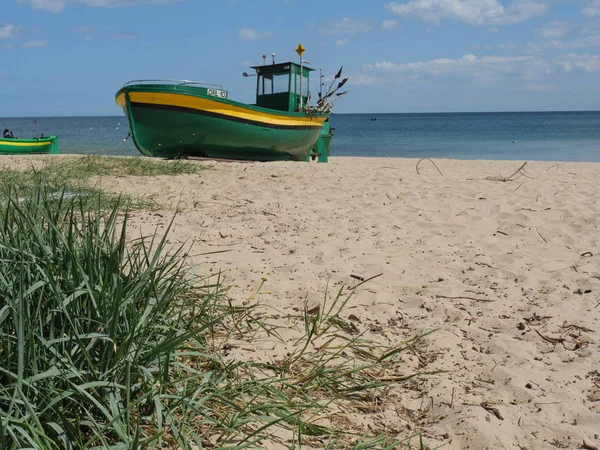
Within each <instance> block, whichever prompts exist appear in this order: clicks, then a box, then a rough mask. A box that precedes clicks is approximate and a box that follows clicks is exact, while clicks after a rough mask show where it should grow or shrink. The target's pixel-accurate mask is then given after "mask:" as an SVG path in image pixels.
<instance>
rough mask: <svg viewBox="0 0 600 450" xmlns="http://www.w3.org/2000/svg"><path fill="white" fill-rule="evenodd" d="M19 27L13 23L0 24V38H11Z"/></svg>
mask: <svg viewBox="0 0 600 450" xmlns="http://www.w3.org/2000/svg"><path fill="white" fill-rule="evenodd" d="M18 31H19V29H18V28H17V27H16V26H15V25H2V26H0V39H12V38H14V37H15V36H16V35H17V32H18Z"/></svg>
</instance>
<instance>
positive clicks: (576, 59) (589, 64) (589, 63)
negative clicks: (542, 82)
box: [548, 53, 600, 73]
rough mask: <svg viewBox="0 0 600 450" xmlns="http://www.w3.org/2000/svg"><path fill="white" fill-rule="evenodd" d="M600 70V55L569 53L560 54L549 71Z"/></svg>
mask: <svg viewBox="0 0 600 450" xmlns="http://www.w3.org/2000/svg"><path fill="white" fill-rule="evenodd" d="M598 70H600V56H598V55H592V54H590V53H585V54H583V55H576V54H573V53H571V54H568V55H564V56H559V57H558V58H556V59H555V60H554V61H553V64H552V65H551V66H550V67H549V70H548V72H551V73H552V72H567V73H569V72H585V73H592V72H597V71H598Z"/></svg>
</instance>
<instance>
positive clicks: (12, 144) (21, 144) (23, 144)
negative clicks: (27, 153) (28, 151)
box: [2, 140, 52, 147]
mask: <svg viewBox="0 0 600 450" xmlns="http://www.w3.org/2000/svg"><path fill="white" fill-rule="evenodd" d="M51 144H52V142H18V141H15V142H9V141H6V140H4V141H2V145H3V146H9V147H42V146H44V145H51Z"/></svg>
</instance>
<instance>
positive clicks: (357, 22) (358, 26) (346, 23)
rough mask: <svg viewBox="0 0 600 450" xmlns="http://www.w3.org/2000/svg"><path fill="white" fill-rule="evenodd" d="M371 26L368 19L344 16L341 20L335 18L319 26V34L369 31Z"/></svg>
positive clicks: (353, 33)
mask: <svg viewBox="0 0 600 450" xmlns="http://www.w3.org/2000/svg"><path fill="white" fill-rule="evenodd" d="M371 28H372V26H371V21H370V20H368V19H350V18H349V17H344V18H343V19H342V20H335V21H333V22H329V23H328V24H327V25H325V26H324V27H322V28H319V32H320V33H321V34H329V35H334V34H352V35H355V34H358V33H366V32H367V31H370V30H371Z"/></svg>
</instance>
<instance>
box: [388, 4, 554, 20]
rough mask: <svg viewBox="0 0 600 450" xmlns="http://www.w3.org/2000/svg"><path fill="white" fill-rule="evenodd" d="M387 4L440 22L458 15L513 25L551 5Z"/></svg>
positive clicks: (401, 13)
mask: <svg viewBox="0 0 600 450" xmlns="http://www.w3.org/2000/svg"><path fill="white" fill-rule="evenodd" d="M386 8H388V9H389V10H391V11H392V12H393V13H394V14H396V15H398V16H402V17H411V16H414V17H417V18H419V19H421V20H423V21H424V22H434V23H439V22H440V21H441V20H443V19H454V20H458V21H461V22H465V23H468V24H470V25H511V24H515V23H519V22H523V21H525V20H528V19H531V18H532V17H537V16H541V15H543V14H544V13H545V12H546V11H547V10H548V5H547V4H546V3H544V2H543V1H541V0H514V1H513V2H512V3H511V4H510V6H508V7H505V6H503V5H502V4H501V3H500V2H499V1H498V0H412V1H410V2H408V3H394V2H392V3H389V4H387V5H386Z"/></svg>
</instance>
